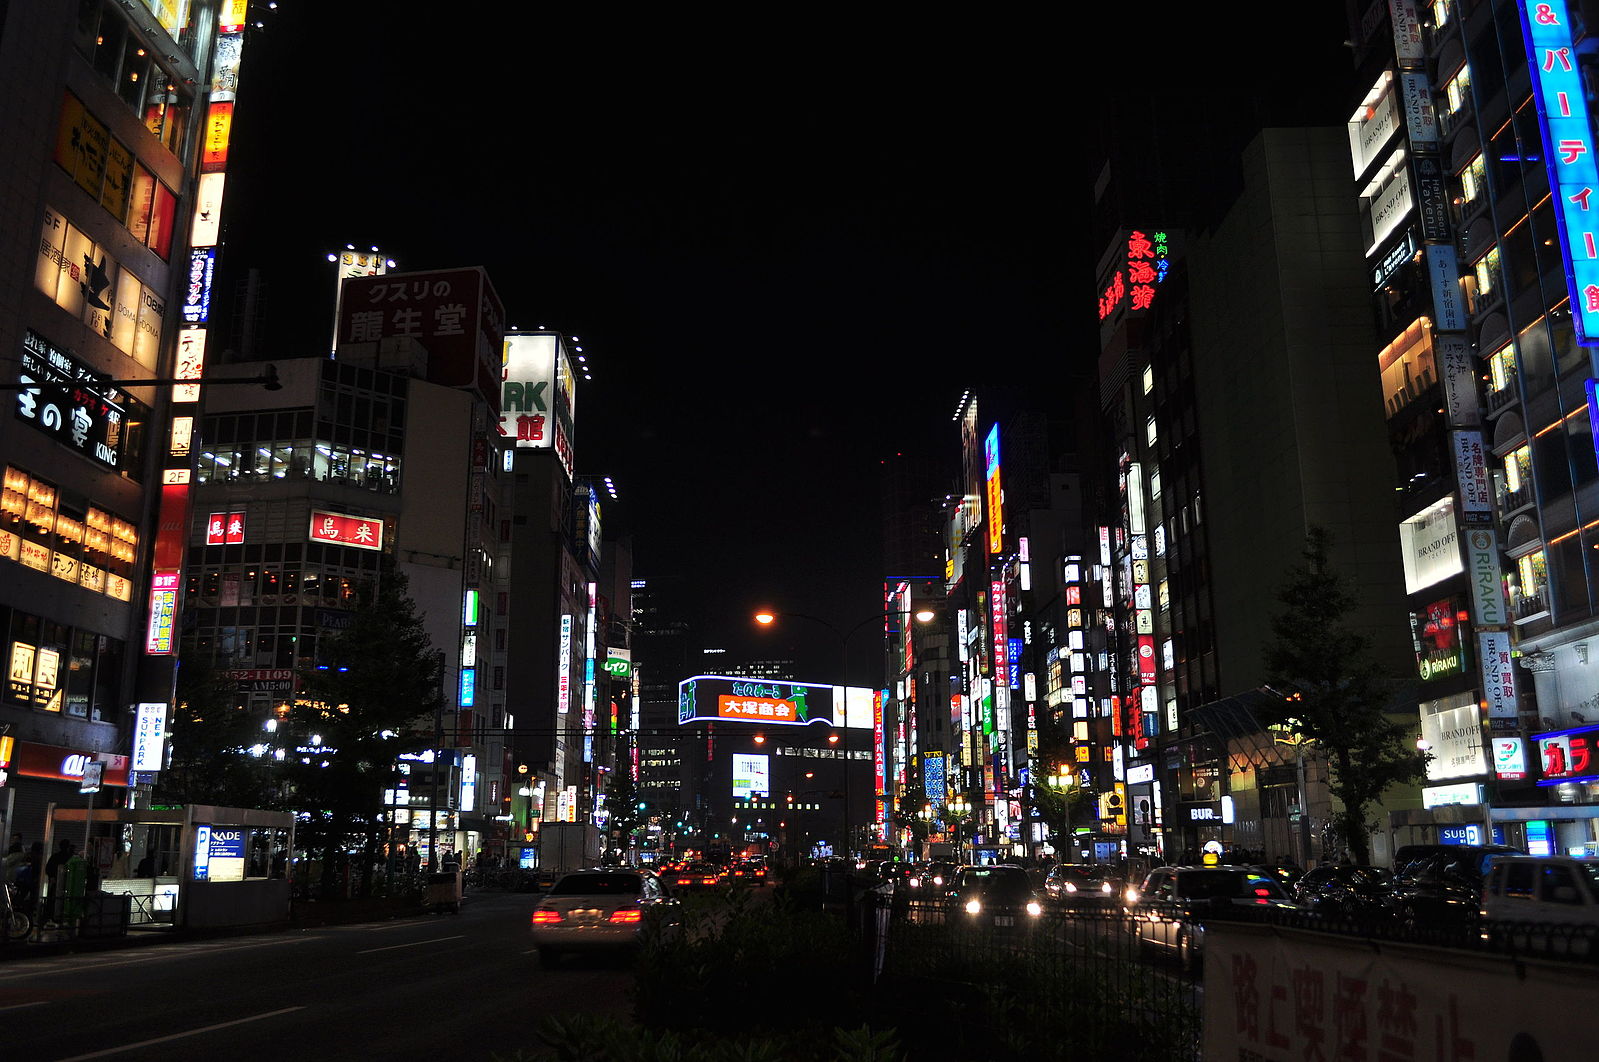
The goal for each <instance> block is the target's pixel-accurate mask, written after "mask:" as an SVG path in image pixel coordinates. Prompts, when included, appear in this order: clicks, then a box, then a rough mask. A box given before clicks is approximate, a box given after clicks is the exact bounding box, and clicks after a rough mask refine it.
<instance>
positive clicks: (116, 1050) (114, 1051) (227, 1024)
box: [61, 1007, 305, 1062]
mask: <svg viewBox="0 0 1599 1062" xmlns="http://www.w3.org/2000/svg"><path fill="white" fill-rule="evenodd" d="M304 1009H305V1008H304V1007H284V1008H283V1009H282V1010H269V1011H267V1012H266V1013H265V1014H252V1015H250V1016H249V1017H248V1018H235V1019H234V1020H233V1021H223V1022H218V1023H217V1024H215V1025H207V1026H205V1027H204V1028H200V1029H190V1030H189V1031H188V1032H180V1033H173V1034H172V1035H171V1036H157V1037H156V1038H155V1039H153V1040H140V1041H139V1042H138V1043H136V1044H123V1045H122V1046H121V1047H108V1048H106V1049H105V1050H104V1051H92V1052H90V1053H89V1054H87V1055H73V1056H72V1057H71V1058H63V1059H61V1062H85V1060H86V1059H90V1058H106V1057H109V1056H110V1055H120V1054H122V1053H123V1052H124V1051H136V1050H138V1049H139V1048H141V1047H150V1046H152V1045H154V1044H164V1043H168V1042H170V1041H172V1040H182V1039H184V1038H185V1037H188V1036H199V1035H200V1034H201V1033H208V1032H215V1031H216V1030H218V1029H231V1028H232V1027H233V1026H235V1025H243V1024H245V1023H246V1022H252V1021H260V1020H262V1019H263V1018H275V1017H277V1016H278V1015H279V1014H293V1013H294V1012H295V1011H297V1010H304Z"/></svg>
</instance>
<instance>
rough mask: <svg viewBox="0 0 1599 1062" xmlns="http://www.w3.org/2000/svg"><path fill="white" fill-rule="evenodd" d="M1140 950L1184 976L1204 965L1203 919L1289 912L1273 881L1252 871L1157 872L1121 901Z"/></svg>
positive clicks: (1219, 868) (1163, 869) (1198, 869)
mask: <svg viewBox="0 0 1599 1062" xmlns="http://www.w3.org/2000/svg"><path fill="white" fill-rule="evenodd" d="M1123 907H1124V910H1125V911H1126V913H1127V915H1128V917H1129V919H1130V920H1131V925H1132V929H1133V932H1134V933H1135V934H1137V938H1138V945H1139V947H1140V948H1143V949H1146V950H1154V951H1162V952H1167V953H1169V954H1172V955H1175V956H1176V958H1177V960H1178V962H1179V963H1180V964H1181V965H1182V968H1183V969H1184V970H1185V971H1188V972H1190V973H1196V972H1198V970H1199V968H1200V966H1201V964H1202V963H1203V961H1204V945H1205V919H1206V917H1207V916H1208V915H1210V916H1213V915H1220V914H1224V913H1225V912H1227V911H1228V910H1229V909H1231V908H1234V907H1249V908H1278V909H1283V910H1293V909H1294V905H1293V902H1292V901H1291V900H1290V899H1289V898H1288V893H1287V892H1285V891H1284V890H1283V887H1282V885H1280V884H1279V883H1278V882H1277V879H1276V877H1274V876H1272V875H1270V874H1263V873H1261V872H1260V871H1258V870H1256V869H1254V868H1253V867H1242V866H1226V865H1222V866H1214V867H1189V866H1178V867H1156V868H1155V869H1154V870H1151V871H1150V872H1149V874H1148V875H1147V876H1146V877H1145V878H1144V881H1143V884H1141V885H1139V886H1138V887H1137V888H1131V889H1128V890H1127V892H1126V893H1125V895H1124V905H1123Z"/></svg>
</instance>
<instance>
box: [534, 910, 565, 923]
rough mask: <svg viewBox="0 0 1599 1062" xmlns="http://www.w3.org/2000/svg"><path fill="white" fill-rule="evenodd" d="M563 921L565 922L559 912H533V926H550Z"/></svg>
mask: <svg viewBox="0 0 1599 1062" xmlns="http://www.w3.org/2000/svg"><path fill="white" fill-rule="evenodd" d="M561 921H564V919H563V918H562V917H561V912H559V911H534V912H533V924H534V925H536V926H549V925H554V924H555V923H556V922H561Z"/></svg>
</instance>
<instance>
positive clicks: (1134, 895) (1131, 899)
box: [1127, 889, 1138, 903]
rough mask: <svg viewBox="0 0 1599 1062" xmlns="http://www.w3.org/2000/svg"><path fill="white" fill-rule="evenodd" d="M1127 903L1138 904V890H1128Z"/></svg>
mask: <svg viewBox="0 0 1599 1062" xmlns="http://www.w3.org/2000/svg"><path fill="white" fill-rule="evenodd" d="M1127 902H1128V903H1137V902H1138V890H1137V889H1128V890H1127Z"/></svg>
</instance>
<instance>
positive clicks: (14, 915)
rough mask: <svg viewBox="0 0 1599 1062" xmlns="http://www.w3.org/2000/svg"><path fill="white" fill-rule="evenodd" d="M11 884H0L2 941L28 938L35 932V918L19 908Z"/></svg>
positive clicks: (0, 940)
mask: <svg viewBox="0 0 1599 1062" xmlns="http://www.w3.org/2000/svg"><path fill="white" fill-rule="evenodd" d="M12 892H13V890H12V887H11V886H10V885H0V943H4V944H10V943H11V942H13V941H20V940H27V939H28V934H30V933H32V932H33V918H32V916H30V915H29V914H28V913H27V912H26V911H19V910H17V907H16V904H15V902H14V899H13V896H12Z"/></svg>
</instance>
